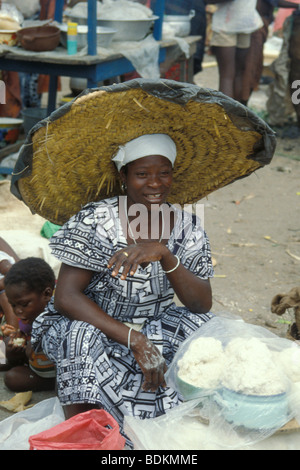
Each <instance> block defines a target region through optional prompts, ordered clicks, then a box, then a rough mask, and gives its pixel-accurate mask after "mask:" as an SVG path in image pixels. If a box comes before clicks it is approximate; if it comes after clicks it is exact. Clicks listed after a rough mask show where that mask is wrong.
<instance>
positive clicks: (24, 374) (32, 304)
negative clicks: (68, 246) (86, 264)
mask: <svg viewBox="0 0 300 470" xmlns="http://www.w3.org/2000/svg"><path fill="white" fill-rule="evenodd" d="M4 286H5V293H6V296H7V298H8V301H9V303H10V304H11V306H12V308H13V311H14V313H15V315H16V316H17V317H18V319H19V321H20V323H19V325H20V329H19V330H16V331H15V332H14V333H12V334H10V336H9V337H8V338H7V339H6V359H7V362H8V365H9V366H11V367H12V368H11V369H10V370H9V371H8V372H6V374H5V379H4V381H5V385H6V386H7V387H8V388H9V389H10V390H12V391H14V392H24V391H27V390H32V391H45V390H54V387H55V368H54V365H53V364H52V363H51V362H50V361H49V360H48V358H47V357H46V356H45V355H44V354H43V353H42V352H38V353H34V352H33V351H32V349H31V346H30V332H31V325H32V323H33V321H34V320H35V319H36V317H37V316H38V315H40V314H41V313H42V312H43V311H44V309H45V307H46V305H47V304H48V302H49V301H50V299H51V297H52V295H53V291H54V287H55V275H54V272H53V270H52V268H51V267H50V266H49V265H48V264H47V263H46V262H45V261H44V260H43V259H41V258H34V257H30V258H25V259H22V260H20V261H18V262H17V263H15V264H14V265H13V266H11V268H10V270H9V271H8V273H7V274H6V276H5V278H4Z"/></svg>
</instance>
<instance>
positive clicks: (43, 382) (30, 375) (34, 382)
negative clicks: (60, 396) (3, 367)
mask: <svg viewBox="0 0 300 470" xmlns="http://www.w3.org/2000/svg"><path fill="white" fill-rule="evenodd" d="M4 383H5V385H6V386H7V388H9V389H10V390H12V391H13V392H27V391H28V390H31V391H33V392H45V391H47V390H54V389H55V377H53V378H43V377H39V376H38V375H37V374H35V373H34V372H33V371H32V370H31V369H30V367H28V366H16V367H13V368H12V369H10V370H9V371H8V372H6V374H5V377H4Z"/></svg>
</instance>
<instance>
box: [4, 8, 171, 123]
mask: <svg viewBox="0 0 300 470" xmlns="http://www.w3.org/2000/svg"><path fill="white" fill-rule="evenodd" d="M164 4H165V0H152V4H151V8H152V10H153V13H154V15H157V16H159V19H158V20H156V21H155V24H154V30H153V36H154V39H156V40H158V41H160V39H161V37H162V22H163V14H164V6H165V5H164ZM63 5H64V0H57V1H56V10H55V18H54V19H55V20H56V21H58V22H59V23H61V22H62V16H63ZM96 20H97V13H96V0H88V55H86V56H82V57H76V56H70V57H68V58H67V59H66V58H65V59H64V60H60V59H59V58H55V54H53V57H50V58H47V59H45V58H39V53H33V54H32V55H31V56H30V55H29V56H22V55H21V54H18V48H16V50H15V51H14V52H9V53H6V52H5V53H4V54H3V55H2V56H0V70H13V71H17V72H28V73H40V74H46V75H50V83H49V98H48V113H49V114H50V113H51V112H52V111H53V110H54V109H55V106H56V91H57V78H58V77H59V76H67V77H79V78H85V79H87V81H88V87H89V88H93V87H96V86H97V83H98V82H99V81H102V80H106V79H108V78H112V77H116V76H118V75H123V74H126V73H129V72H133V71H134V67H133V65H132V64H131V62H130V61H129V60H128V59H126V58H125V57H124V56H122V55H121V54H119V55H118V54H116V55H113V56H111V57H108V58H106V59H103V58H102V59H101V57H99V56H97V41H96V27H97V24H96ZM165 53H166V47H165V46H164V45H163V44H162V45H161V47H160V55H159V62H162V61H164V58H165Z"/></svg>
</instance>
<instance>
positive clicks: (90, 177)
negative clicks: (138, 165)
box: [11, 79, 275, 224]
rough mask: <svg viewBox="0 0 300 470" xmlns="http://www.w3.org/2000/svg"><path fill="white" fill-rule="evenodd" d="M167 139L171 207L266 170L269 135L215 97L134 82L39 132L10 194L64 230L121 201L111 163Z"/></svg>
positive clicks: (85, 97)
mask: <svg viewBox="0 0 300 470" xmlns="http://www.w3.org/2000/svg"><path fill="white" fill-rule="evenodd" d="M152 133H166V134H168V135H170V137H171V138H172V139H173V140H174V141H175V143H176V146H177V152H178V156H177V158H176V162H175V167H174V182H173V186H172V190H171V193H170V196H169V202H171V203H176V204H181V205H183V204H188V203H193V202H196V201H199V200H200V199H201V198H203V197H205V196H207V195H208V194H209V193H211V192H212V191H215V190H216V189H218V188H221V187H223V186H225V185H227V184H229V183H232V182H233V181H235V180H236V179H238V178H242V177H245V176H247V175H249V174H251V173H252V172H253V171H255V170H257V169H258V168H260V167H262V166H264V165H266V164H268V163H269V162H270V161H271V159H272V156H273V153H274V149H275V137H274V133H273V132H272V131H271V129H270V128H269V127H268V126H267V125H266V124H265V123H264V121H262V120H261V119H260V118H258V117H257V116H256V115H255V114H254V113H251V112H250V111H249V110H248V109H247V108H245V107H244V106H242V105H240V104H239V103H237V102H235V101H234V100H231V99H230V98H227V97H225V96H224V95H222V94H221V93H218V92H215V91H213V90H207V89H200V88H199V87H197V86H195V85H190V84H183V83H179V82H174V81H170V80H160V81H158V82H157V81H151V80H143V79H138V80H132V81H129V82H125V83H124V84H119V85H114V86H111V87H101V88H98V89H93V90H86V92H84V93H83V94H82V95H80V96H79V97H78V98H77V99H75V100H74V101H73V102H71V103H67V104H66V105H65V106H63V107H62V108H60V109H59V110H57V111H55V112H54V113H52V115H51V116H50V117H49V118H47V119H46V120H44V121H41V122H40V123H39V124H38V125H37V126H35V128H33V129H32V130H31V132H30V134H29V136H28V138H27V141H26V143H25V145H24V147H23V149H22V150H21V152H20V155H19V159H18V162H17V164H16V166H15V169H14V175H13V178H12V187H11V189H12V192H13V193H14V194H15V195H16V196H17V197H19V198H20V199H22V200H23V201H24V202H25V204H27V205H28V207H29V208H30V209H31V211H32V212H33V213H38V214H40V215H41V216H42V217H44V218H46V219H48V220H49V221H51V222H53V223H55V224H63V223H64V222H66V221H67V220H68V219H69V218H70V217H71V216H72V215H74V214H75V213H77V212H78V211H79V210H80V209H81V208H82V206H83V205H85V204H86V203H88V202H91V201H98V200H101V199H104V198H106V197H111V196H114V195H118V194H121V187H120V179H119V175H118V172H117V170H116V168H115V165H114V163H113V162H112V161H111V157H112V156H113V155H114V154H115V152H116V151H117V149H118V147H119V145H122V144H125V143H126V142H128V141H129V140H131V139H134V138H136V137H139V136H140V135H143V134H152Z"/></svg>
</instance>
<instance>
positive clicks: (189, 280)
mask: <svg viewBox="0 0 300 470" xmlns="http://www.w3.org/2000/svg"><path fill="white" fill-rule="evenodd" d="M177 263H178V259H177V258H176V257H175V256H174V255H173V253H171V252H170V251H169V250H168V249H167V251H166V253H165V255H164V256H163V257H162V259H161V266H162V268H163V270H164V271H170V270H171V272H170V273H167V276H168V279H169V281H170V283H171V284H172V287H173V289H174V291H175V293H176V295H177V297H178V299H179V300H180V302H182V303H183V305H185V306H186V307H187V308H188V309H189V310H190V311H191V312H195V313H207V312H209V310H210V309H211V307H212V292H211V286H210V282H209V279H200V278H199V277H197V276H196V275H195V274H194V273H192V272H191V271H189V270H188V269H186V268H185V267H184V266H183V264H181V263H180V260H179V264H178V267H177V268H176V269H175V270H174V271H172V270H173V268H175V266H177Z"/></svg>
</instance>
